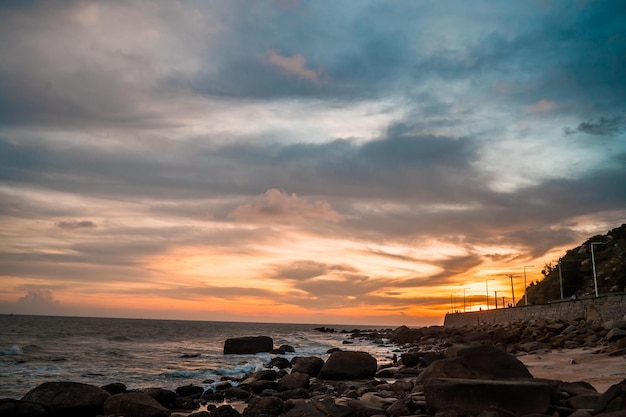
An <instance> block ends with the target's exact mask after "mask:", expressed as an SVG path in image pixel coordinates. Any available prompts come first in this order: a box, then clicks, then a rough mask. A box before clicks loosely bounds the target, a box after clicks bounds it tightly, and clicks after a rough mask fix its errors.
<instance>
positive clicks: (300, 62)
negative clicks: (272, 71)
mask: <svg viewBox="0 0 626 417" xmlns="http://www.w3.org/2000/svg"><path fill="white" fill-rule="evenodd" d="M262 60H263V62H266V63H268V64H270V65H273V66H274V67H276V68H279V69H281V70H282V71H284V72H286V73H288V74H291V75H295V76H296V77H299V78H304V79H305V80H310V81H315V82H319V81H320V79H319V77H320V75H321V74H322V70H312V69H309V68H307V67H306V59H305V58H304V56H302V55H301V54H296V55H294V56H291V57H287V56H282V55H280V54H279V53H278V52H276V51H275V50H273V49H271V50H269V51H267V53H266V54H265V55H264V56H263V57H262Z"/></svg>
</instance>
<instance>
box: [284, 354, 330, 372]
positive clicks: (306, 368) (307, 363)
mask: <svg viewBox="0 0 626 417" xmlns="http://www.w3.org/2000/svg"><path fill="white" fill-rule="evenodd" d="M323 366H324V359H322V358H318V357H317V356H306V357H303V356H296V357H295V358H293V359H292V360H291V372H302V373H304V374H308V375H310V376H313V377H315V376H317V375H318V374H319V373H320V370H321V369H322V367H323Z"/></svg>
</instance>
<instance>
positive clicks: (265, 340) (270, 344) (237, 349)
mask: <svg viewBox="0 0 626 417" xmlns="http://www.w3.org/2000/svg"><path fill="white" fill-rule="evenodd" d="M273 349H274V341H273V339H272V338H271V337H269V336H244V337H233V338H230V339H226V341H225V342H224V354H225V355H229V354H238V355H244V354H255V353H260V352H271V351H272V350H273Z"/></svg>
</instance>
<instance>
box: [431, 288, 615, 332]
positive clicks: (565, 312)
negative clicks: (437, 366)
mask: <svg viewBox="0 0 626 417" xmlns="http://www.w3.org/2000/svg"><path fill="white" fill-rule="evenodd" d="M625 315H626V293H619V294H609V295H601V296H600V297H584V298H580V299H578V300H577V301H570V300H562V301H553V302H551V303H548V304H540V305H528V306H521V307H509V308H499V309H493V310H483V311H472V312H469V313H451V314H446V317H445V320H444V323H443V325H444V326H445V327H462V326H466V325H476V324H482V323H493V324H502V323H508V322H515V321H525V320H536V319H547V320H550V321H552V320H573V319H579V318H584V319H587V320H602V321H606V320H622V319H624V316H625Z"/></svg>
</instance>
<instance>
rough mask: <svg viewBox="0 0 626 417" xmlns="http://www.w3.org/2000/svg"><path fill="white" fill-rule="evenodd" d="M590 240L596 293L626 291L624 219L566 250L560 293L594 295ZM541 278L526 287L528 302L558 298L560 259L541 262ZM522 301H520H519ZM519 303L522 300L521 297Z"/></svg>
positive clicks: (568, 295) (541, 301) (566, 294)
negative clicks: (546, 262)
mask: <svg viewBox="0 0 626 417" xmlns="http://www.w3.org/2000/svg"><path fill="white" fill-rule="evenodd" d="M591 242H601V243H602V244H594V245H593V253H594V258H595V264H596V276H597V281H598V293H599V295H602V294H608V293H617V292H626V223H625V224H622V225H621V226H619V227H616V228H615V229H613V230H610V231H609V232H608V233H607V234H606V235H596V236H592V237H590V238H589V239H587V240H586V241H585V242H583V243H582V244H581V245H580V246H578V247H575V248H573V249H570V250H568V251H567V253H566V254H565V255H564V256H563V257H562V258H561V262H560V265H561V271H560V272H561V276H562V283H563V297H564V298H567V299H569V298H570V297H571V296H572V295H574V294H576V295H577V296H579V297H582V296H587V295H595V285H594V279H593V263H592V259H591ZM541 272H542V274H543V275H544V278H543V279H542V280H541V281H538V282H531V283H530V285H529V287H528V289H527V290H528V303H529V304H542V303H547V302H550V301H555V300H559V299H560V298H561V290H560V279H559V263H558V261H557V262H553V263H549V264H546V265H544V267H543V270H542V271H541ZM520 303H521V304H520ZM520 303H518V305H523V304H524V299H523V298H522V299H521V300H520Z"/></svg>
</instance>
